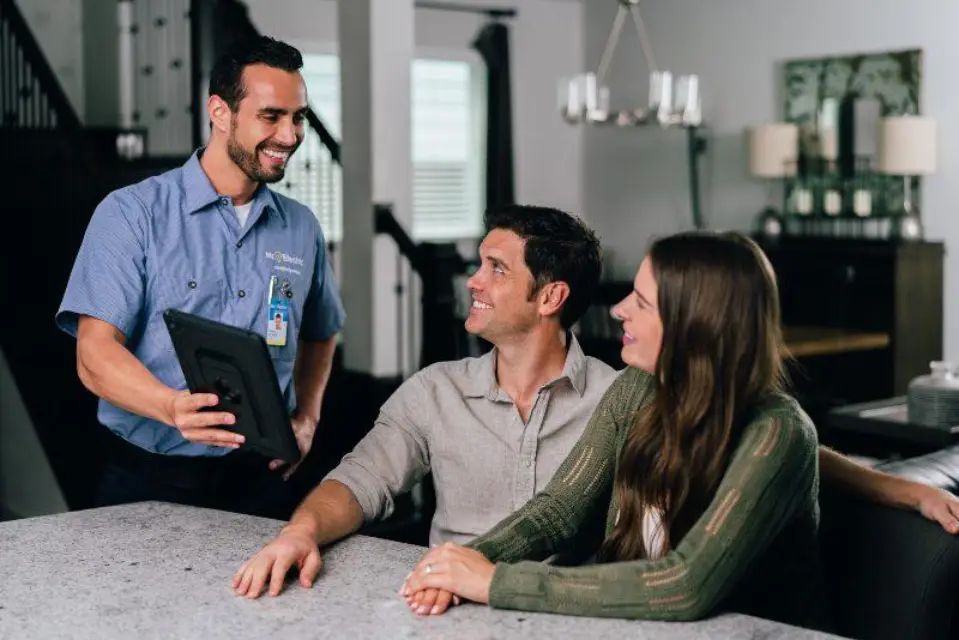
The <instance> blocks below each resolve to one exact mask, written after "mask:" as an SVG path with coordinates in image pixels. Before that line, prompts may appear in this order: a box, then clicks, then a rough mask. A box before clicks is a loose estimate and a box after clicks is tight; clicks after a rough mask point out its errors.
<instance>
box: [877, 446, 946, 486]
mask: <svg viewBox="0 0 959 640" xmlns="http://www.w3.org/2000/svg"><path fill="white" fill-rule="evenodd" d="M876 469H878V470H879V471H885V472H886V473H891V474H893V475H897V476H901V477H903V478H907V479H909V480H914V481H916V482H921V483H923V484H929V485H932V486H934V487H939V488H940V489H945V490H946V491H948V492H950V493H953V494H959V445H955V446H952V447H946V448H945V449H940V450H939V451H933V452H932V453H927V454H925V455H922V456H917V457H915V458H906V459H905V460H890V461H887V462H882V463H880V464H878V465H876Z"/></svg>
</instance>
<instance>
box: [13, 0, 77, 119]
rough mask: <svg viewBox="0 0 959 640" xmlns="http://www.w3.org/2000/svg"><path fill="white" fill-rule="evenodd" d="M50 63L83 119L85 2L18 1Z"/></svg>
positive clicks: (64, 0) (69, 0)
mask: <svg viewBox="0 0 959 640" xmlns="http://www.w3.org/2000/svg"><path fill="white" fill-rule="evenodd" d="M16 4H17V7H18V8H19V9H20V13H22V14H23V18H24V20H26V22H27V24H28V25H29V26H30V30H31V31H32V32H33V35H34V37H35V38H36V39H37V41H38V42H39V43H40V49H41V50H42V51H43V53H44V55H46V57H47V62H49V63H50V66H51V67H53V71H54V73H55V74H56V76H57V78H58V79H59V80H60V86H61V87H62V88H63V91H64V92H65V93H66V94H67V98H69V100H70V104H71V105H72V106H73V109H74V111H76V113H77V115H78V116H79V117H80V121H81V122H82V121H83V117H84V111H85V109H86V100H85V98H84V95H83V3H82V2H80V1H79V0H16Z"/></svg>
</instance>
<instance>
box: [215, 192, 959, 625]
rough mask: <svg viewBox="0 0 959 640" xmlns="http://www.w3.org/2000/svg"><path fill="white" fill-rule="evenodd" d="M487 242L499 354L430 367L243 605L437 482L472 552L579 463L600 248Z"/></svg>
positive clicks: (860, 483)
mask: <svg viewBox="0 0 959 640" xmlns="http://www.w3.org/2000/svg"><path fill="white" fill-rule="evenodd" d="M486 229H487V235H486V237H485V238H484V240H483V242H482V244H481V245H480V249H479V254H480V259H481V266H480V268H479V270H478V271H477V272H476V273H475V274H474V275H473V276H472V277H471V278H470V279H469V281H468V282H467V286H468V287H469V289H470V293H471V296H472V307H471V309H470V313H469V317H468V318H467V320H466V329H467V331H469V332H470V333H472V334H474V335H478V336H481V337H483V338H485V339H486V340H489V341H490V342H491V343H492V344H493V345H494V349H493V350H492V351H491V352H489V353H488V354H486V355H484V356H482V357H480V358H467V359H464V360H459V361H456V362H442V363H438V364H435V365H432V366H430V367H427V368H426V369H424V370H422V371H420V372H418V373H416V374H414V375H413V376H412V377H411V378H409V379H408V380H407V381H406V382H404V383H403V385H402V386H400V388H399V389H398V390H397V391H396V392H395V393H394V394H393V395H392V396H391V397H390V399H389V400H387V401H386V403H385V404H384V405H383V407H382V408H381V410H380V415H379V417H378V418H377V421H376V424H375V425H374V427H373V429H372V430H371V431H370V432H369V433H368V434H367V436H366V437H365V438H363V440H362V441H361V442H360V443H359V444H358V445H357V446H356V448H355V449H354V450H353V451H352V452H351V453H349V454H347V455H346V456H345V457H344V458H343V461H342V462H341V464H340V465H339V466H338V467H337V468H336V469H334V470H333V471H332V472H331V473H330V474H329V475H328V476H327V477H326V478H325V479H324V480H323V482H322V483H320V485H319V487H317V488H316V489H314V490H313V491H312V492H311V493H310V495H309V496H307V498H306V500H304V502H303V504H301V505H300V507H299V508H298V509H297V510H296V513H294V514H293V517H292V519H291V521H290V523H289V525H288V526H286V527H285V528H284V529H283V530H282V531H281V532H280V534H279V535H278V536H277V538H276V539H275V540H274V541H273V542H271V543H270V544H269V545H267V546H266V547H265V548H264V549H262V550H261V551H260V552H259V553H257V554H256V555H255V556H254V557H253V558H251V559H250V560H249V561H247V562H246V563H245V564H244V565H243V566H242V567H240V569H239V570H238V571H237V573H236V575H235V577H234V579H233V588H234V590H235V591H236V592H237V593H238V594H239V595H244V596H247V597H252V598H255V597H258V596H259V594H260V593H261V591H262V590H263V588H264V587H265V586H266V583H267V581H269V582H270V587H269V593H270V595H277V594H278V593H279V592H280V589H281V587H282V584H283V581H284V577H285V575H286V573H287V571H288V570H289V569H290V568H291V567H292V566H293V565H296V566H297V568H298V569H299V574H300V583H301V584H302V585H303V586H310V585H311V584H312V582H313V580H314V578H315V576H316V574H317V572H318V571H319V568H320V554H319V551H318V549H317V547H318V546H319V547H323V546H325V545H328V544H330V543H332V542H335V541H336V540H339V539H340V538H343V537H345V536H347V535H349V534H351V533H353V532H354V531H356V530H357V529H359V528H360V526H362V525H363V524H364V523H365V522H370V521H374V520H377V519H382V518H386V517H388V516H389V515H390V514H391V513H392V511H393V499H394V497H395V496H397V495H401V494H403V493H405V492H407V491H409V490H410V489H411V488H412V487H413V485H415V484H416V483H417V482H418V481H419V479H420V478H422V477H423V476H424V475H425V474H426V473H427V472H429V471H431V470H432V472H433V480H434V485H435V487H436V498H437V504H436V511H435V513H434V516H433V522H432V527H431V530H430V542H431V543H433V544H439V543H443V542H457V543H461V544H462V543H465V542H468V541H469V540H472V539H473V538H475V537H476V536H478V535H480V534H482V533H485V532H486V531H488V530H489V529H491V528H492V527H493V525H495V524H497V523H498V522H499V521H500V520H502V519H503V518H504V517H506V516H507V515H509V514H510V513H512V512H513V511H515V510H517V509H519V508H520V507H521V506H523V505H524V504H525V503H526V502H527V501H529V500H530V499H531V498H532V497H533V496H534V495H535V494H536V493H537V492H539V491H540V490H542V489H543V488H544V487H545V486H546V485H547V484H548V483H549V480H550V479H551V478H552V476H553V474H554V473H555V472H556V470H557V469H558V468H559V466H560V464H561V463H562V462H563V460H564V459H565V458H566V456H567V454H568V453H569V452H570V451H571V450H572V448H573V445H574V444H575V443H576V441H577V440H578V439H579V437H580V435H582V433H583V431H584V429H585V427H586V424H587V422H588V421H589V418H590V416H591V414H592V412H593V410H594V408H595V407H596V406H597V404H598V403H599V401H600V399H601V398H602V396H603V394H604V393H605V392H606V389H607V388H608V387H609V385H610V384H611V383H612V381H613V379H614V378H615V377H616V375H617V373H616V372H615V371H614V370H613V369H611V368H610V367H609V366H607V365H606V364H604V363H602V362H600V361H598V360H596V359H594V358H590V357H587V356H584V354H583V352H582V350H581V349H580V346H579V344H578V343H577V341H576V339H575V337H573V335H572V333H571V332H570V331H569V328H570V327H571V326H572V325H573V324H574V323H575V322H576V321H577V320H578V319H579V318H580V316H581V315H582V314H583V312H584V311H585V310H586V308H587V307H588V306H589V303H590V296H591V294H592V292H593V290H594V289H595V288H596V286H597V285H598V283H599V277H600V271H601V258H600V245H599V242H598V240H597V239H596V237H595V236H594V234H593V233H592V232H591V231H590V230H589V229H588V228H586V227H585V226H584V225H583V224H582V223H581V222H580V221H579V220H577V219H576V218H574V217H572V216H570V215H568V214H566V213H563V212H560V211H557V210H555V209H549V208H545V207H525V206H510V207H505V208H502V209H497V210H494V211H491V212H489V213H487V216H486ZM427 339H428V337H427ZM820 465H821V469H822V473H823V475H824V477H825V478H826V479H827V480H831V481H833V482H836V483H840V484H842V485H844V486H847V487H849V488H851V489H853V490H855V491H858V492H860V493H862V494H864V495H866V496H868V497H870V498H872V499H875V500H878V501H880V502H884V503H886V504H892V505H895V506H900V507H911V508H916V509H917V510H921V511H922V512H923V514H924V515H926V516H927V517H930V518H932V519H937V520H939V521H940V522H941V523H942V524H943V526H946V527H947V528H949V526H952V524H951V523H954V522H955V519H956V517H957V516H959V507H957V506H956V505H957V504H959V503H957V501H956V500H955V498H953V497H951V496H950V495H949V494H947V493H945V492H942V491H939V490H937V489H933V488H932V487H926V486H923V485H919V484H916V483H912V482H908V481H905V480H903V479H900V478H894V477H893V476H889V475H886V474H881V473H878V472H875V471H871V470H869V469H866V468H865V467H860V466H859V465H856V464H855V463H853V462H851V461H849V460H847V459H846V458H844V457H843V456H841V455H839V454H837V453H835V452H832V451H830V450H828V449H821V454H820ZM434 603H435V605H436V606H437V607H439V608H442V609H445V608H446V606H447V605H448V603H449V594H444V595H443V597H442V598H441V599H440V600H436V594H432V595H431V596H430V598H429V603H428V605H425V610H424V611H421V613H426V612H429V611H431V610H432V607H433V606H434ZM438 612H439V611H438V610H437V611H434V613H438Z"/></svg>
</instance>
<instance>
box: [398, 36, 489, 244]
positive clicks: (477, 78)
mask: <svg viewBox="0 0 959 640" xmlns="http://www.w3.org/2000/svg"><path fill="white" fill-rule="evenodd" d="M415 58H416V59H417V60H441V61H449V62H464V63H467V64H468V65H469V66H470V81H471V87H470V96H471V97H472V100H473V105H472V106H473V109H472V116H473V118H472V122H471V123H470V143H471V146H472V148H473V153H474V156H473V160H474V164H473V166H472V167H471V169H472V171H471V172H470V173H471V174H472V175H471V176H470V183H471V184H470V185H469V189H470V191H471V192H472V195H473V197H472V202H473V203H474V206H475V211H474V216H473V219H474V224H473V228H472V229H466V230H461V231H460V232H459V233H453V234H450V233H443V232H442V231H441V230H437V231H435V232H434V231H427V232H426V233H423V232H422V231H421V230H417V231H419V233H413V234H412V235H413V239H414V240H417V241H422V240H427V241H434V242H441V241H449V242H455V241H457V240H468V239H474V238H480V237H482V235H483V212H484V211H485V209H486V206H485V202H486V110H487V104H488V101H487V94H486V64H485V63H484V62H483V58H482V56H480V54H479V52H477V51H474V50H472V49H453V48H447V47H417V48H416V52H415ZM411 91H412V89H411ZM413 171H414V176H415V171H416V167H415V164H414V167H413ZM414 179H415V178H414Z"/></svg>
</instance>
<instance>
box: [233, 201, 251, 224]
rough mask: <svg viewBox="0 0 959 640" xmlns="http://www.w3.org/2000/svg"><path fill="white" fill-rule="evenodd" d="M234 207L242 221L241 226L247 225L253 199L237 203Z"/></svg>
mask: <svg viewBox="0 0 959 640" xmlns="http://www.w3.org/2000/svg"><path fill="white" fill-rule="evenodd" d="M233 209H234V210H235V211H236V218H237V220H239V221H240V226H241V227H245V226H246V220H247V218H249V217H250V211H251V210H252V209H253V201H252V200H250V201H249V202H247V203H246V204H235V205H233Z"/></svg>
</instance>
